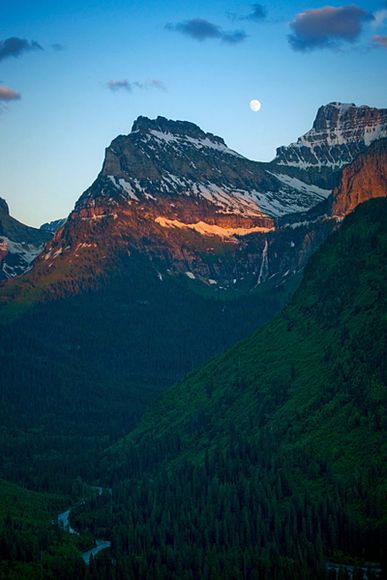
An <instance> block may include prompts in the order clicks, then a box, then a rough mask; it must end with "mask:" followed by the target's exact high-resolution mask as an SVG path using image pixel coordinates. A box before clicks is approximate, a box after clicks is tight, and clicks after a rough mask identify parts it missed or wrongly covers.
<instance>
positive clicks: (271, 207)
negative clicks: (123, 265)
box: [10, 103, 386, 300]
mask: <svg viewBox="0 0 387 580" xmlns="http://www.w3.org/2000/svg"><path fill="white" fill-rule="evenodd" d="M385 133H386V111H385V110H384V109H381V110H378V109H370V108H368V107H355V106H354V105H350V106H349V105H341V104H338V103H331V104H330V105H327V106H325V107H322V108H321V109H320V110H319V112H318V115H317V118H316V121H315V123H314V126H313V128H312V130H311V131H310V132H309V133H307V135H306V136H304V137H303V138H300V140H299V142H298V143H297V144H296V145H291V146H290V147H289V148H283V149H279V153H278V155H277V158H276V159H275V160H274V161H273V162H272V163H269V164H264V163H257V162H254V161H250V160H248V159H246V158H244V157H242V156H241V155H239V154H238V153H236V152H235V151H233V150H231V149H229V148H228V147H227V146H226V144H225V143H224V141H223V139H221V138H220V137H217V136H215V135H213V134H211V133H205V132H204V131H202V130H201V129H200V128H199V127H197V126H196V125H194V124H192V123H188V122H183V121H170V120H167V119H165V118H163V117H158V118H157V119H154V120H150V119H147V118H145V117H139V118H138V119H137V120H136V121H135V123H134V125H133V128H132V131H131V133H130V134H129V135H120V136H119V137H117V138H116V139H114V140H113V142H112V143H111V145H110V146H109V147H108V148H107V149H106V153H105V159H104V163H103V167H102V170H101V172H100V174H99V176H98V177H97V179H96V180H95V182H94V183H93V184H92V185H91V187H90V188H89V189H87V190H86V191H85V192H84V194H83V195H82V196H81V197H80V199H79V201H78V202H77V203H76V205H75V208H74V211H73V212H72V213H71V214H70V216H69V218H68V219H67V221H66V222H64V223H63V224H62V225H61V226H60V227H59V229H57V230H56V231H55V235H54V238H53V240H52V242H51V243H50V244H49V245H48V246H47V248H46V251H45V253H44V255H41V256H40V258H39V259H38V260H37V262H36V264H35V266H34V270H33V272H31V273H30V274H28V276H27V277H26V279H25V280H24V281H23V282H22V284H21V286H19V285H18V283H16V285H15V286H13V287H12V288H11V290H10V292H11V294H12V296H13V297H14V296H15V295H19V298H20V299H23V300H25V299H26V297H25V296H23V295H24V294H25V292H24V291H23V290H20V288H21V287H22V288H24V289H25V288H27V289H28V292H29V293H30V291H31V287H33V288H35V289H36V292H35V293H34V297H35V298H36V296H37V295H40V296H41V298H43V299H45V298H47V297H50V296H51V297H52V296H56V297H57V296H60V295H63V294H66V293H68V292H72V293H73V292H78V291H80V289H84V288H85V287H90V286H92V287H93V286H95V285H96V284H98V278H99V276H103V275H107V272H109V271H110V269H111V268H112V267H113V268H114V265H115V263H116V261H117V256H118V255H119V254H122V253H124V254H125V253H128V252H129V253H133V252H134V253H136V252H138V253H139V254H141V255H143V256H146V257H147V259H148V260H149V261H150V262H151V263H152V264H153V269H154V271H155V275H156V276H158V277H159V278H160V280H165V279H166V278H168V277H170V276H176V275H183V276H187V277H188V278H190V279H191V280H196V281H197V282H199V283H202V284H203V285H204V286H207V287H208V289H209V290H211V292H216V291H217V290H220V291H221V293H224V292H225V291H228V292H231V293H234V292H235V291H237V292H245V291H246V290H251V289H253V288H255V287H257V286H259V285H262V284H264V283H265V281H266V280H267V279H269V278H270V277H271V276H276V277H277V280H280V279H283V278H284V277H286V276H288V275H289V274H292V273H293V272H300V271H301V270H302V268H303V266H304V265H305V263H306V260H307V258H308V256H309V255H310V254H311V253H312V252H313V251H314V249H315V248H316V247H317V246H318V244H319V243H320V242H321V240H322V239H323V238H324V237H325V236H326V235H327V233H328V232H329V231H331V229H332V227H334V223H331V224H328V223H322V222H323V221H324V220H325V222H326V219H325V218H323V220H320V223H319V226H318V227H316V226H315V225H313V224H312V225H310V224H307V223H302V222H305V219H304V218H303V219H298V216H299V215H301V214H305V212H307V211H308V210H309V211H315V209H314V208H316V207H320V206H321V208H322V207H323V202H324V200H327V199H328V198H329V196H330V194H331V188H332V187H333V185H338V184H339V182H340V174H341V170H342V168H343V166H344V165H345V164H348V163H350V162H352V161H353V159H354V158H355V157H356V156H357V155H358V154H359V152H362V151H366V150H367V147H368V146H369V145H370V144H371V143H372V142H374V141H375V140H378V139H379V138H381V137H382V136H383V135H384V134H385ZM293 150H294V151H297V152H298V153H297V155H298V157H297V155H296V153H294V151H293ZM308 155H309V157H308ZM295 156H296V157H297V159H296V157H295ZM295 159H296V160H295ZM322 182H324V183H322ZM366 197H367V196H366ZM314 217H316V215H314ZM328 217H330V216H328ZM306 221H308V219H307V220H306ZM312 221H313V220H312ZM295 223H297V224H298V225H297V227H295V226H294V224H295ZM288 225H291V227H292V230H293V231H292V232H289V230H286V227H287V226H288ZM320 229H321V231H320ZM290 233H291V235H290ZM19 292H21V294H19Z"/></svg>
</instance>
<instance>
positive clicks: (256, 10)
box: [227, 4, 267, 22]
mask: <svg viewBox="0 0 387 580" xmlns="http://www.w3.org/2000/svg"><path fill="white" fill-rule="evenodd" d="M227 15H228V17H229V18H231V20H233V21H235V20H251V21H253V22H261V21H262V20H265V19H266V17H267V9H266V6H264V5H263V4H251V9H250V12H249V13H248V14H245V15H240V14H236V13H235V12H228V13H227Z"/></svg>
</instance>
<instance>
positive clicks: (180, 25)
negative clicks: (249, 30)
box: [165, 18, 247, 44]
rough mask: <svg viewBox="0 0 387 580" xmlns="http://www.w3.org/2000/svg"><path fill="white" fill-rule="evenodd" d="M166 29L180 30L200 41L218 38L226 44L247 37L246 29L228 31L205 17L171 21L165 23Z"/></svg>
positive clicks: (234, 42)
mask: <svg viewBox="0 0 387 580" xmlns="http://www.w3.org/2000/svg"><path fill="white" fill-rule="evenodd" d="M165 29H166V30H172V31H176V32H180V33H181V34H184V35H185V36H189V37H190V38H193V39H194V40H197V41H199V42H203V41H205V40H211V39H215V40H216V39H217V40H220V41H221V42H224V43H225V44H239V43H241V42H243V41H244V40H245V39H246V38H247V34H246V32H245V31H244V30H231V31H226V30H223V28H221V27H220V26H218V25H217V24H213V23H212V22H209V21H208V20H205V19H204V18H193V19H192V20H184V21H183V22H177V23H176V24H172V23H171V22H169V23H167V24H166V25H165Z"/></svg>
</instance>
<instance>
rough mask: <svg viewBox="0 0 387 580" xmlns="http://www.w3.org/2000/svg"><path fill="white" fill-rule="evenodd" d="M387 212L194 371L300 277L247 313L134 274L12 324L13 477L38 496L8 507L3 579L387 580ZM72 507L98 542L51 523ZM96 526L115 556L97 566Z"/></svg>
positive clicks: (383, 208) (347, 229)
mask: <svg viewBox="0 0 387 580" xmlns="http://www.w3.org/2000/svg"><path fill="white" fill-rule="evenodd" d="M386 217H387V200H384V199H382V200H373V201H370V202H367V203H365V204H363V205H362V206H360V207H359V208H358V209H357V210H356V211H355V212H354V213H353V214H351V215H350V216H349V217H347V218H346V219H345V221H344V223H343V225H342V226H341V227H340V229H339V230H338V231H337V232H336V233H335V234H333V235H331V236H330V237H329V238H328V240H327V241H326V242H325V243H324V244H323V246H322V248H321V249H320V250H319V251H318V252H317V253H316V254H315V255H314V257H313V258H312V259H311V260H310V262H309V264H308V266H307V267H306V269H305V272H304V277H303V281H302V283H301V285H300V287H299V288H298V290H296V292H295V294H294V296H293V298H292V300H291V301H290V303H289V304H288V306H286V307H285V308H284V310H283V311H282V313H281V314H280V315H279V316H277V318H275V319H274V320H272V321H271V322H269V323H268V324H266V325H265V326H264V327H263V328H260V329H258V330H257V331H256V332H255V334H254V335H253V336H251V337H250V338H248V339H245V340H243V341H242V342H239V343H238V344H237V345H236V346H233V347H232V348H231V349H229V350H227V351H226V352H225V353H224V354H221V355H218V356H216V358H213V359H212V360H211V361H210V362H208V363H206V364H205V365H204V366H202V367H201V368H199V370H196V371H193V369H194V368H195V367H197V365H198V364H199V363H200V362H203V361H204V360H205V359H206V357H207V358H208V356H209V355H216V354H217V353H218V352H220V351H221V349H222V348H225V347H227V346H229V345H230V344H231V343H232V342H235V340H236V339H238V338H241V337H243V336H246V335H247V334H248V332H249V331H252V329H253V328H257V327H258V326H259V324H260V323H263V322H265V321H266V320H269V319H270V314H272V312H273V311H274V310H275V308H278V305H279V304H280V303H284V301H285V295H286V294H287V292H290V289H289V288H280V289H278V290H277V293H276V292H275V291H274V290H273V291H272V293H271V295H270V300H269V298H267V302H266V303H265V304H266V306H265V308H264V309H263V310H262V309H261V310H260V309H259V300H258V298H259V297H257V296H251V297H250V298H249V299H248V301H247V302H246V300H244V302H243V309H244V312H246V309H249V307H250V310H248V311H249V316H246V315H243V310H242V301H240V302H238V301H234V302H231V303H229V304H226V303H225V302H220V301H214V299H213V298H212V297H205V296H200V295H198V294H195V293H192V292H190V293H189V294H188V293H182V292H181V286H180V284H182V282H176V285H175V286H172V287H170V286H168V287H167V286H161V285H156V283H155V281H154V280H153V279H151V276H150V274H149V277H148V275H147V274H146V272H147V270H146V269H143V270H142V271H144V272H145V274H144V277H143V278H142V279H141V280H139V279H138V277H137V278H136V280H137V281H134V279H135V277H134V276H131V275H130V271H128V270H125V271H126V272H128V274H127V276H122V277H121V278H117V279H116V281H115V282H114V284H112V285H110V286H109V288H108V287H101V288H100V289H98V290H97V291H93V292H91V293H90V294H85V295H83V296H77V297H72V298H69V299H66V300H61V301H57V302H55V301H53V302H52V303H49V304H44V305H37V306H35V307H34V308H33V309H32V310H30V311H29V312H27V313H24V314H23V315H22V316H19V317H17V316H16V317H14V318H13V319H12V320H9V321H8V322H7V323H6V324H4V325H3V327H2V340H1V343H0V369H1V371H0V372H1V402H2V405H1V409H2V416H1V421H2V425H3V427H2V432H1V469H0V476H1V477H3V478H4V479H7V480H11V481H13V482H17V483H18V484H21V485H23V486H26V487H27V488H29V490H32V489H35V490H38V491H39V493H38V492H37V491H36V492H33V491H27V489H22V488H19V487H16V486H14V485H13V484H12V489H10V490H8V492H7V493H8V496H9V495H10V494H11V495H12V494H13V495H12V497H14V498H25V499H24V500H23V501H24V503H23V501H22V499H20V502H19V501H15V500H11V501H8V502H7V503H6V505H5V507H4V509H2V510H1V511H0V532H1V536H0V542H1V543H0V545H1V554H2V560H3V561H2V564H1V567H0V578H12V579H13V578H15V579H16V578H37V579H40V578H90V579H96V580H97V579H101V580H102V579H108V578H109V579H110V578H112V579H125V578H133V579H136V578H147V579H168V580H169V579H171V580H172V579H175V578H176V579H179V580H180V579H182V580H184V579H197V578H204V579H206V578H208V579H222V580H223V579H239V578H241V579H250V578H251V579H254V578H257V579H265V580H266V579H268V580H269V579H270V580H271V579H276V580H277V579H278V580H288V579H291V580H293V579H294V580H301V579H309V578H310V579H315V578H316V579H320V578H321V579H329V580H330V579H331V578H336V572H335V571H334V570H333V571H332V570H331V571H330V570H328V568H329V563H335V564H344V565H346V566H348V567H349V568H350V569H351V571H353V578H354V579H356V578H363V569H369V570H370V571H369V573H368V578H370V579H371V578H377V577H379V578H386V571H387V567H386V566H387V555H386V551H385V546H386V544H387V542H386V538H387V502H386V493H387V437H386V434H387V410H386V402H387V396H386V359H385V352H386V304H385V301H386V294H387V292H386V290H387V288H386V256H387V252H386V249H387V248H386V242H387V232H386V228H385V224H386V221H387V220H386ZM136 285H137V286H136ZM144 292H145V295H146V298H145V299H144V298H143V296H144ZM160 292H161V293H162V295H161V297H160ZM129 295H130V297H131V298H130V301H129V300H128V296H129ZM140 296H141V298H140ZM179 297H180V298H179ZM144 301H145V303H140V302H144ZM168 301H170V302H172V303H173V305H174V308H172V309H171V310H172V311H173V312H174V317H173V318H172V319H171V318H168V319H167V318H166V316H165V311H163V310H162V309H160V307H159V306H160V305H162V304H164V303H169V304H170V302H168ZM105 303H106V304H108V305H109V306H110V307H111V315H110V320H109V324H108V325H107V324H106V317H105V315H104V306H103V305H104V304H105ZM188 304H189V305H190V307H191V308H192V309H193V311H192V312H193V314H194V315H193V316H192V318H190V320H188V318H187V317H186V316H185V314H186V312H187V308H188V307H189V306H188ZM3 308H6V307H3ZM192 312H191V314H192ZM225 313H226V314H225ZM206 316H211V317H214V318H213V321H214V324H213V325H212V334H211V335H209V334H208V333H204V332H203V328H202V321H203V319H205V317H206ZM225 316H227V320H226V321H225ZM233 317H234V318H233ZM232 320H235V321H239V326H237V325H235V335H234V336H230V334H229V333H228V334H227V332H226V329H229V328H230V322H231V321H232ZM241 320H242V321H243V326H242V322H241ZM144 321H146V322H144ZM129 323H130V325H129V326H130V329H131V332H130V333H128V332H127V329H128V324H129ZM152 325H154V331H153V333H152V332H150V329H151V328H152ZM160 327H162V328H165V333H164V334H163V335H162V336H160V334H159V333H157V332H156V330H157V329H159V328H160ZM177 329H178V330H177ZM172 330H173V331H174V334H173V333H172ZM177 332H179V333H180V334H179V335H178V334H177ZM149 334H151V335H152V340H151V342H149V338H147V336H148V337H149ZM123 337H125V340H124V339H123ZM173 341H174V344H175V345H176V344H179V348H178V349H176V348H172V346H171V345H172V342H173ZM106 344H109V345H111V346H110V347H109V350H108V351H106ZM150 357H151V358H150ZM136 371H138V374H136ZM190 371H193V372H191V374H189V375H188V376H186V378H185V379H183V380H181V381H180V382H179V383H177V384H176V385H175V386H173V387H172V388H169V389H168V390H167V392H166V393H165V394H164V395H163V396H162V397H161V399H160V400H156V399H157V397H158V396H159V394H160V393H161V392H162V391H163V390H164V389H165V388H166V387H167V386H168V385H170V384H171V383H173V382H174V381H176V380H180V379H181V377H182V376H183V375H184V374H186V373H187V372H190ZM26 385H28V389H27V387H26ZM106 400H109V405H107V406H106ZM152 400H153V401H155V402H154V403H153V405H152V407H151V408H150V410H148V411H147V412H146V413H145V415H144V416H143V417H142V418H140V417H141V415H142V413H143V411H144V409H145V408H146V406H147V405H148V404H149V403H150V402H151V401H152ZM136 422H137V425H136ZM135 425H136V426H135ZM133 427H134V429H133ZM126 433H129V435H127V436H125V437H123V436H124V435H125V434H126ZM77 476H81V477H82V478H83V480H86V481H88V482H89V483H98V484H100V485H102V486H103V487H104V488H108V489H109V490H110V489H111V493H110V492H109V493H107V492H106V493H103V494H101V496H96V495H95V494H94V495H93V494H89V493H88V492H87V489H86V487H87V486H86V487H85V485H84V483H83V482H82V479H80V478H78V479H77ZM74 482H76V484H75V483H74ZM3 485H4V486H9V485H11V484H9V483H5V482H4V484H3ZM42 492H44V493H42ZM3 495H6V496H7V494H5V492H4V494H2V496H3ZM89 495H90V496H92V497H91V499H87V497H88V496H89ZM82 498H86V500H85V502H84V503H83V501H81V500H82ZM66 502H67V503H66ZM26 503H27V504H30V505H31V506H35V508H34V509H33V510H31V511H29V512H28V510H27V513H25V511H26V510H25V507H23V506H25V504H26ZM69 505H76V506H77V507H75V508H74V509H73V511H72V512H71V516H70V517H71V525H72V526H74V527H75V528H76V529H77V530H79V531H80V532H81V536H80V537H78V536H77V537H76V538H74V537H70V534H67V533H65V532H63V531H62V530H59V529H58V527H57V526H56V525H55V522H54V523H52V522H53V520H54V519H55V514H57V513H58V512H59V511H60V510H61V509H64V508H66V507H67V506H69ZM96 537H104V538H106V539H108V540H110V541H111V542H112V545H111V549H110V550H106V551H104V552H101V553H100V554H99V555H98V556H97V557H96V558H95V560H93V559H92V561H91V563H90V566H89V567H86V566H85V565H84V564H83V562H82V560H81V557H80V554H81V552H82V550H83V549H85V548H87V547H88V545H90V542H92V540H93V538H96ZM349 568H348V569H349ZM380 569H382V572H380V571H379V570H380ZM338 577H340V578H345V577H349V574H346V573H345V572H340V575H339V576H338Z"/></svg>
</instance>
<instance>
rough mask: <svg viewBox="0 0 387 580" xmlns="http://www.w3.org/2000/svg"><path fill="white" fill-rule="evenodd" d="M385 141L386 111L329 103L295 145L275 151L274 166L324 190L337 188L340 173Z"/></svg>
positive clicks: (386, 134) (386, 129)
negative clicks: (380, 140) (373, 146)
mask: <svg viewBox="0 0 387 580" xmlns="http://www.w3.org/2000/svg"><path fill="white" fill-rule="evenodd" d="M384 137H387V109H375V108H371V107H367V106H361V107H357V106H356V105H354V104H343V103H329V104H328V105H326V106H323V107H320V109H319V110H318V113H317V116H316V119H315V121H314V123H313V127H312V129H311V130H310V131H308V132H307V133H305V135H303V136H302V137H299V139H298V140H297V142H296V143H292V144H291V145H289V146H287V147H280V148H279V149H277V155H276V158H275V160H274V161H273V164H274V165H276V166H278V170H280V169H281V168H282V169H283V170H284V171H285V172H287V173H289V174H290V175H295V176H298V177H299V178H301V179H304V180H306V181H307V182H310V181H311V182H313V183H316V184H318V185H321V186H323V187H332V186H334V185H337V183H338V181H339V179H340V170H341V169H342V168H343V167H344V166H345V165H348V164H349V163H351V162H352V161H353V160H354V159H355V158H356V157H357V156H358V155H359V154H360V153H362V152H363V151H365V150H366V149H367V147H369V146H370V145H371V143H373V142H374V141H377V140H379V139H382V138H384Z"/></svg>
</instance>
